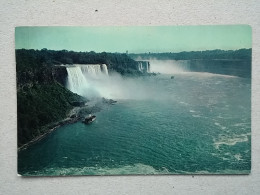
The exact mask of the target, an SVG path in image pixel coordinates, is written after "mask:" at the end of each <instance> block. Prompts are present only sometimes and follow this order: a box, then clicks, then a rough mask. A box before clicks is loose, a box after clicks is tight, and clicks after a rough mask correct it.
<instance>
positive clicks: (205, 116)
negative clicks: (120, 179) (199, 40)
mask: <svg viewBox="0 0 260 195" xmlns="http://www.w3.org/2000/svg"><path fill="white" fill-rule="evenodd" d="M135 81H136V82H144V83H149V85H153V87H156V88H160V89H162V90H164V91H165V94H162V95H163V98H162V99H160V98H158V99H154V100H118V103H117V104H115V105H110V106H107V107H105V108H104V109H103V110H102V111H101V112H99V113H97V114H96V115H97V120H96V121H95V122H94V123H92V124H91V125H85V124H83V123H81V122H78V123H75V124H71V125H67V126H64V127H61V128H59V129H57V130H56V131H55V132H53V133H52V134H50V135H49V136H48V137H46V138H45V139H44V140H41V141H40V142H38V143H36V144H34V145H33V146H31V147H29V148H28V149H26V150H23V151H21V152H19V155H18V172H19V174H22V175H106V174H112V175H116V174H202V173H206V174H212V173H213V174H234V173H235V174H244V173H249V172H250V169H251V114H250V113H251V112H250V104H251V102H250V101H251V100H250V97H251V95H250V94H251V91H250V90H251V82H250V79H246V78H239V77H231V76H220V75H213V74H208V73H186V74H176V75H175V77H174V80H172V79H170V76H169V75H160V76H156V77H144V78H138V79H136V80H135Z"/></svg>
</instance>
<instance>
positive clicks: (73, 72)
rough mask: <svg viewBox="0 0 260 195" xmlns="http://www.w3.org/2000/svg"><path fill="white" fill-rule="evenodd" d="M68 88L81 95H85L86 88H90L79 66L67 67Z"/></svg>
mask: <svg viewBox="0 0 260 195" xmlns="http://www.w3.org/2000/svg"><path fill="white" fill-rule="evenodd" d="M67 72H68V89H69V90H71V91H72V92H74V93H77V94H79V95H84V88H85V89H87V88H88V82H87V80H86V78H85V76H84V75H83V73H82V70H81V68H80V67H79V66H71V67H69V68H68V67H67Z"/></svg>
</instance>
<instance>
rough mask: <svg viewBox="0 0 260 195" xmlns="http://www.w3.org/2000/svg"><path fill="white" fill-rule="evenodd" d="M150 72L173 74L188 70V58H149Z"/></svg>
mask: <svg viewBox="0 0 260 195" xmlns="http://www.w3.org/2000/svg"><path fill="white" fill-rule="evenodd" d="M149 62H150V64H151V72H155V73H162V74H174V73H182V72H189V71H190V61H189V60H156V59H150V60H149Z"/></svg>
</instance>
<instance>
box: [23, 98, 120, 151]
mask: <svg viewBox="0 0 260 195" xmlns="http://www.w3.org/2000/svg"><path fill="white" fill-rule="evenodd" d="M91 103H92V104H93V103H94V104H93V105H91V106H90V105H89V104H91ZM115 103H116V101H115V100H112V99H105V98H99V99H96V100H95V102H91V101H86V102H84V101H80V102H73V104H74V105H75V107H73V108H72V109H71V110H70V111H69V114H68V115H67V116H66V118H64V119H62V120H60V121H57V122H54V123H51V124H47V125H45V126H43V127H42V129H44V133H43V134H40V135H38V136H36V137H35V138H33V139H32V140H30V141H29V142H27V143H25V144H23V145H22V146H20V147H18V152H19V151H21V150H25V149H27V148H28V147H30V146H31V145H33V144H35V143H36V142H38V141H40V140H42V139H44V138H45V137H46V136H47V135H49V134H50V133H52V132H53V131H55V130H56V129H57V128H60V127H62V126H64V125H68V124H73V123H76V122H78V121H82V120H83V119H84V118H85V116H86V115H88V114H94V113H97V112H100V111H101V110H102V108H103V107H104V106H105V105H114V104H115Z"/></svg>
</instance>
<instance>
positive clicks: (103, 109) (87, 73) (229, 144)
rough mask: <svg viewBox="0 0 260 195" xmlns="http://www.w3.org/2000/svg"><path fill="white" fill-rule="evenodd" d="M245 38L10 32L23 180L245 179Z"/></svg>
mask: <svg viewBox="0 0 260 195" xmlns="http://www.w3.org/2000/svg"><path fill="white" fill-rule="evenodd" d="M251 36H252V32H251V27H250V26H248V25H207V26H98V27H93V26H92V27H91V26H88V27H71V26H70V27H69V26H66V27H65V26H56V27H55V26H53V27H49V26H41V27H40V26H38V27H37V26H33V27H32V26H31V27H26V26H25V27H16V29H15V53H16V70H17V75H16V76H17V113H18V114H17V117H18V127H17V137H18V146H17V150H18V174H19V175H22V176H68V175H154V174H157V175H158V174H159V175H165V174H175V175H176V174H191V175H194V174H249V173H250V171H251V61H252V60H251V54H252V37H251Z"/></svg>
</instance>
